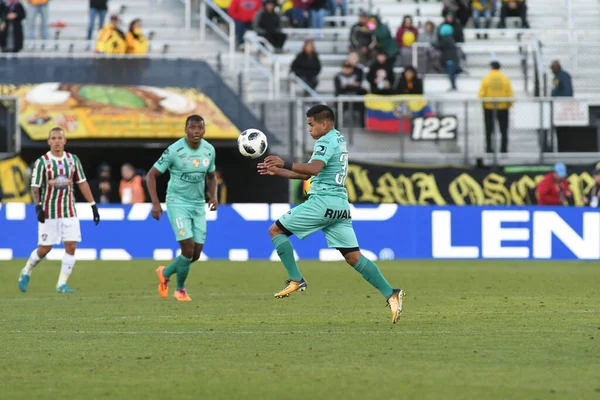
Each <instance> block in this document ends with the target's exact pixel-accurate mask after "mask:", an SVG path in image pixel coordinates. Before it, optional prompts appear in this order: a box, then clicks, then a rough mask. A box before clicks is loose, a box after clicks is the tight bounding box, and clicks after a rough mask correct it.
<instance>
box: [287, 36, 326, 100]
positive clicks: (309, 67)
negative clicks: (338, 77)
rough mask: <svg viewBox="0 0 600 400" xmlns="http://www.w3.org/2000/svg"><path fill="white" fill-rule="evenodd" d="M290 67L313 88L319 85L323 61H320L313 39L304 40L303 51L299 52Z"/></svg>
mask: <svg viewBox="0 0 600 400" xmlns="http://www.w3.org/2000/svg"><path fill="white" fill-rule="evenodd" d="M290 69H291V70H292V72H293V73H294V74H296V75H297V76H298V77H299V78H300V79H302V80H303V81H304V82H305V83H306V84H307V85H308V86H310V87H311V88H312V89H315V88H316V87H317V85H318V84H319V80H318V79H317V77H318V76H319V73H321V61H319V55H318V54H317V52H316V51H315V44H314V42H313V41H312V40H307V41H305V42H304V47H303V48H302V51H301V52H300V53H298V55H297V56H296V58H295V59H294V61H293V62H292V65H291V67H290Z"/></svg>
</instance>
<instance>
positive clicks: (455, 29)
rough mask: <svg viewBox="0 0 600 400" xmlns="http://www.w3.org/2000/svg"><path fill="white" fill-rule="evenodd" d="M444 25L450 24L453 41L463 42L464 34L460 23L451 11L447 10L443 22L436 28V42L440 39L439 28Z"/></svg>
mask: <svg viewBox="0 0 600 400" xmlns="http://www.w3.org/2000/svg"><path fill="white" fill-rule="evenodd" d="M444 25H450V26H452V37H453V38H454V42H455V43H464V42H465V34H464V32H463V28H462V26H461V25H460V23H459V22H458V21H457V20H456V18H455V16H454V13H453V12H448V13H447V14H446V17H445V19H444V22H443V23H442V24H441V25H440V27H439V28H438V42H439V41H440V29H441V28H442V26H444Z"/></svg>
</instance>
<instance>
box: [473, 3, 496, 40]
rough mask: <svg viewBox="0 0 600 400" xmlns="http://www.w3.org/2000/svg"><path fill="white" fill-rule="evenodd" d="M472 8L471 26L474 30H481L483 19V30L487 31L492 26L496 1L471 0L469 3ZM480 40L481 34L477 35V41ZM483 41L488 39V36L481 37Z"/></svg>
mask: <svg viewBox="0 0 600 400" xmlns="http://www.w3.org/2000/svg"><path fill="white" fill-rule="evenodd" d="M471 6H472V8H473V25H474V26H475V29H481V28H482V27H481V21H480V19H481V18H483V20H484V21H485V22H484V25H483V28H485V29H489V28H490V26H492V14H493V13H494V12H495V11H496V0H473V2H472V3H471ZM480 38H481V34H479V33H478V34H477V39H480ZM483 38H484V39H487V38H488V34H487V33H485V34H484V35H483Z"/></svg>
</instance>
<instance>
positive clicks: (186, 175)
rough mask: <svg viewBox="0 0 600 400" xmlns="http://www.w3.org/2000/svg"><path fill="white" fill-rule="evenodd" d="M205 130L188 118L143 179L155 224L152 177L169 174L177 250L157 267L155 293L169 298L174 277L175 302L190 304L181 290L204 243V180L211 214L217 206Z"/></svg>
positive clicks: (157, 208)
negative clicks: (181, 134)
mask: <svg viewBox="0 0 600 400" xmlns="http://www.w3.org/2000/svg"><path fill="white" fill-rule="evenodd" d="M205 130H206V127H205V124H204V119H203V118H202V117H201V116H199V115H191V116H189V117H188V118H187V120H186V121H185V133H186V137H184V138H181V139H179V140H178V141H176V142H175V143H173V144H172V145H171V146H169V147H168V148H167V149H166V150H165V151H164V152H163V154H162V156H161V157H160V158H159V159H158V161H156V163H155V164H154V166H153V167H152V168H151V169H150V171H149V172H148V175H147V177H146V179H147V182H148V191H149V192H150V198H151V199H152V216H153V217H154V218H155V219H157V220H159V219H160V217H161V215H162V208H161V205H160V201H159V200H158V195H157V193H156V177H157V176H160V175H162V174H164V173H165V172H166V171H167V170H169V172H170V173H171V177H170V178H169V185H168V187H167V201H166V203H167V213H168V215H169V221H170V222H171V227H172V228H173V232H174V233H175V238H176V239H177V241H178V242H179V246H180V247H181V255H179V256H178V257H177V258H176V259H175V261H173V263H171V265H169V266H167V267H166V268H165V267H164V266H160V267H158V269H157V270H156V273H157V275H158V280H159V284H158V293H159V294H160V296H161V297H162V298H166V297H167V296H168V294H169V288H168V283H169V278H170V277H171V276H172V275H173V274H175V273H176V274H177V290H176V291H175V293H174V296H175V299H177V300H178V301H191V300H192V299H191V298H190V296H189V295H188V294H187V290H186V288H185V280H186V278H187V276H188V273H189V271H190V264H191V263H192V262H194V261H196V260H198V259H199V258H200V254H201V253H202V248H203V246H204V241H205V239H206V204H205V189H206V186H205V179H207V180H208V182H207V183H208V185H207V186H208V192H209V196H210V200H209V201H208V205H209V206H210V209H211V211H215V210H216V209H217V207H218V205H219V203H218V202H217V179H216V177H215V169H216V167H215V148H214V147H213V146H212V145H211V144H210V143H208V142H207V141H206V140H204V139H203V136H204V133H205Z"/></svg>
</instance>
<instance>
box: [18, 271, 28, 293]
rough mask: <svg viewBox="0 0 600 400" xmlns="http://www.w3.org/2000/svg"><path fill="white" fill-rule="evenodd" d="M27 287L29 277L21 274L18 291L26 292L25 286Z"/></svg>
mask: <svg viewBox="0 0 600 400" xmlns="http://www.w3.org/2000/svg"><path fill="white" fill-rule="evenodd" d="M28 285H29V275H25V274H21V275H19V290H20V291H21V292H23V293H25V292H26V291H27V286H28Z"/></svg>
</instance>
